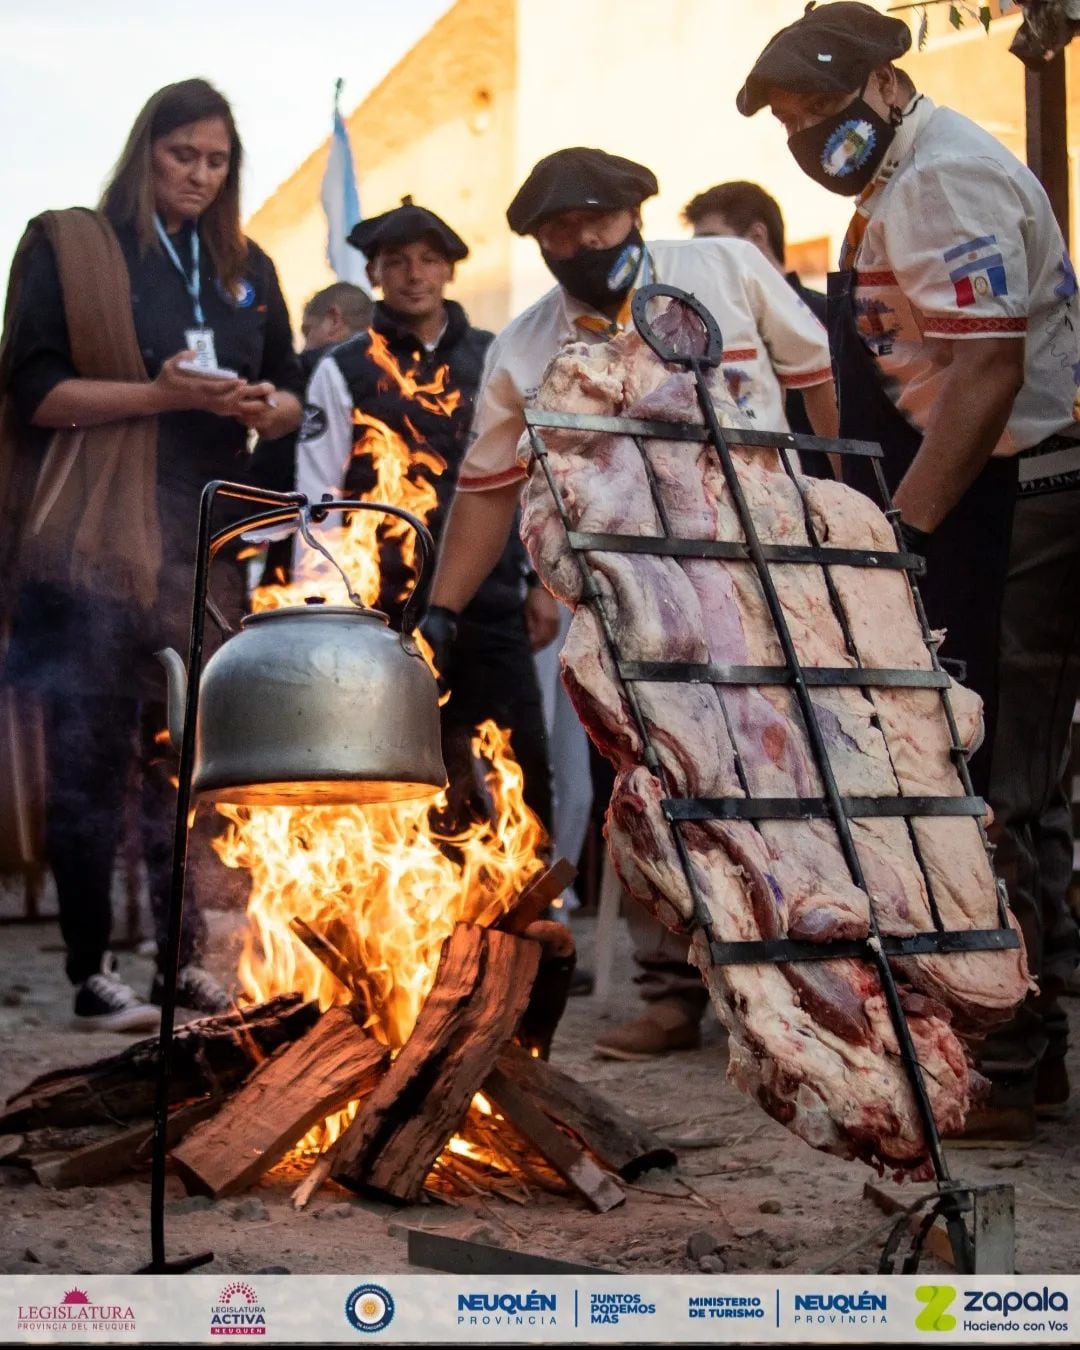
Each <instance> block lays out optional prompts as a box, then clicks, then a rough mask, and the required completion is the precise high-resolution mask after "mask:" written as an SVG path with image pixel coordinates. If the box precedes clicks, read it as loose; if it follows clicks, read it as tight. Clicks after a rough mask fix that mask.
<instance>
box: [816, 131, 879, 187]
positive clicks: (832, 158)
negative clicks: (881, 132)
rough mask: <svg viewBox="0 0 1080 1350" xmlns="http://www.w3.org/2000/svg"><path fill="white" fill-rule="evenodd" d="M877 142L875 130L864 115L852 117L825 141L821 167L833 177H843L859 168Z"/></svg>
mask: <svg viewBox="0 0 1080 1350" xmlns="http://www.w3.org/2000/svg"><path fill="white" fill-rule="evenodd" d="M876 144H877V132H876V131H875V130H874V128H873V127H872V126H871V125H870V123H869V122H868V121H867V120H866V118H865V117H852V118H849V119H848V121H846V122H841V124H840V125H839V126H838V127H837V128H836V130H835V131H834V132H833V134H832V135H831V136H830V137H829V139H828V140H827V141H826V142H825V149H824V150H823V151H822V153H821V167H822V168H823V169H824V170H825V172H826V173H827V174H830V175H831V176H832V177H833V178H845V177H846V176H847V175H848V174H849V173H854V172H855V170H856V169H861V168H862V166H863V165H864V164H865V163H866V161H867V159H868V158H869V157H870V155H871V153H872V152H873V149H874V146H875V145H876Z"/></svg>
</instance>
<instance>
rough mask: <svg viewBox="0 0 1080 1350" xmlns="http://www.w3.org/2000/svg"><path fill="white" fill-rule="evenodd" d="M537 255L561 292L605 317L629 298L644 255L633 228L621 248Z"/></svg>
mask: <svg viewBox="0 0 1080 1350" xmlns="http://www.w3.org/2000/svg"><path fill="white" fill-rule="evenodd" d="M540 252H541V253H542V254H543V258H544V262H546V263H547V265H548V270H549V271H550V272H551V274H552V276H554V278H555V280H556V281H557V282H558V283H559V285H560V286H562V287H563V289H564V290H566V291H568V292H569V293H570V295H572V296H573V297H574V299H575V300H581V301H582V302H583V303H584V304H586V305H591V306H592V308H593V309H598V310H600V312H601V313H605V312H606V311H607V310H609V309H610V308H611V307H612V306H613V305H621V304H622V302H623V300H624V299H625V298H626V296H627V295H628V294H629V292H630V287H631V286H633V284H634V278H635V277H636V276H637V274H638V268H639V267H640V266H641V259H642V258H643V257H644V254H645V241H644V239H642V237H641V231H640V230H639V229H638V228H637V226H636V225H635V226H634V228H633V229H632V230H631V231H630V233H629V234H628V235H627V236H626V238H625V239H624V240H623V241H622V243H621V244H615V245H613V246H612V247H611V248H579V249H578V251H577V252H576V253H575V254H573V255H572V256H571V257H569V258H553V257H552V256H551V254H550V253H547V252H545V250H544V249H541V250H540Z"/></svg>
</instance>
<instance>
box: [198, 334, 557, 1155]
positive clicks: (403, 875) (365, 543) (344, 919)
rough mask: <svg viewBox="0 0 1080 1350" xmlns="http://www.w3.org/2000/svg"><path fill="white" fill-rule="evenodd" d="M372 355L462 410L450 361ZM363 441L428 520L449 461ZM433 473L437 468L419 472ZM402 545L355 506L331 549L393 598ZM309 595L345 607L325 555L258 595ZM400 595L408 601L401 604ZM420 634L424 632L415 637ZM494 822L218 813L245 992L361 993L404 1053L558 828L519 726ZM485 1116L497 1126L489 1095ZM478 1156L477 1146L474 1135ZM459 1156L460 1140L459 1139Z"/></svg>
mask: <svg viewBox="0 0 1080 1350" xmlns="http://www.w3.org/2000/svg"><path fill="white" fill-rule="evenodd" d="M371 356H372V359H373V360H374V361H375V362H376V364H377V365H378V366H379V367H380V368H381V369H382V370H383V371H384V373H385V375H386V378H387V379H388V381H390V382H392V384H395V385H396V386H397V388H398V389H399V390H400V391H401V393H402V394H403V395H404V396H405V397H407V398H409V399H411V400H413V401H414V402H415V403H416V404H417V405H418V406H420V407H422V408H424V409H425V410H426V411H427V412H428V413H436V414H439V415H443V416H449V415H450V414H451V413H452V412H453V411H454V409H455V408H456V407H457V406H458V404H459V402H460V394H459V393H458V391H456V390H451V391H447V388H446V384H447V370H446V368H445V367H441V368H440V369H439V370H438V371H437V372H436V374H435V376H434V377H433V378H432V380H431V381H429V382H427V383H421V382H420V381H418V380H417V379H416V378H415V376H414V375H413V374H412V373H409V372H405V371H402V370H401V369H399V368H398V366H397V365H396V363H395V362H394V361H393V358H392V356H391V355H390V352H389V349H388V347H387V345H386V342H385V340H384V339H383V338H382V336H381V335H380V334H378V333H372V335H371ZM354 421H355V423H356V425H357V426H358V427H363V428H364V429H365V434H364V436H363V437H362V438H361V439H360V440H359V441H358V446H359V448H360V450H361V451H362V453H364V454H366V455H370V457H371V463H372V467H373V469H374V473H375V484H374V487H373V488H372V490H371V492H370V494H368V495H369V496H370V499H371V500H375V501H379V502H384V503H387V504H389V505H394V506H400V507H403V508H405V509H406V510H408V511H411V512H412V513H413V514H414V515H417V516H419V517H420V518H421V519H426V518H427V517H428V515H429V514H430V513H431V511H432V510H433V509H434V507H435V506H436V504H437V497H436V493H435V489H434V487H433V486H432V483H431V481H430V478H431V477H433V476H438V474H440V473H442V472H443V470H445V468H446V463H445V461H444V460H443V459H442V458H441V457H440V456H439V455H437V454H435V452H434V451H433V450H431V449H430V447H428V446H427V445H426V444H425V443H424V441H423V439H422V438H421V437H420V436H419V435H418V433H416V431H415V428H414V427H412V426H411V425H410V426H409V433H410V435H413V436H414V437H415V444H413V445H411V446H410V445H408V444H407V443H406V442H405V441H404V440H403V439H402V438H401V437H400V436H398V435H396V434H395V433H394V432H393V431H392V430H391V428H390V427H388V426H387V425H386V424H385V423H383V422H380V421H378V420H377V419H375V418H372V417H369V416H366V415H365V414H363V413H361V412H360V411H359V410H357V411H355V412H354ZM419 468H422V469H424V470H426V471H427V472H419V473H418V472H417V469H419ZM387 539H392V540H396V541H397V542H398V545H399V549H400V556H402V557H403V559H404V561H405V562H406V563H407V564H408V565H409V566H410V567H414V566H415V555H416V538H415V535H414V533H413V532H412V530H410V529H409V527H408V526H406V525H405V524H404V522H401V521H398V520H396V519H395V518H393V517H386V516H381V515H379V514H377V513H375V512H369V511H356V512H353V513H351V514H350V516H349V517H348V518H347V519H346V520H345V521H344V522H342V523H341V524H340V525H338V526H337V528H335V529H334V530H333V534H332V537H331V538H330V539H329V540H328V542H329V543H330V547H331V550H332V552H333V553H334V556H335V558H336V559H337V561H338V562H339V563H340V564H341V566H342V568H343V569H344V571H345V573H346V575H347V576H348V578H349V581H350V584H351V585H352V588H353V590H354V591H355V592H356V593H357V595H358V596H359V597H360V599H361V600H362V601H363V603H364V604H365V605H372V604H374V603H375V602H376V600H377V599H378V596H379V591H380V581H381V578H380V574H379V572H380V569H379V557H380V545H381V544H382V543H384V542H385V541H386V540H387ZM309 594H319V595H322V596H323V597H324V598H325V599H326V600H327V601H328V602H331V603H335V602H336V603H347V602H348V593H347V590H346V587H345V584H344V582H343V580H342V578H341V577H340V575H339V574H338V573H337V571H336V569H334V568H333V567H332V566H331V564H330V563H329V562H327V560H326V559H324V558H323V557H321V555H319V554H317V553H316V552H314V551H313V550H311V549H306V550H304V555H303V557H302V558H301V559H300V560H299V565H298V567H297V569H296V575H295V579H294V580H293V582H292V583H291V584H289V585H269V586H263V587H260V588H259V589H258V590H257V591H256V592H255V594H254V596H253V603H252V608H253V609H255V610H260V609H269V608H275V607H278V606H281V605H295V604H299V603H302V602H303V599H304V597H305V596H307V595H309ZM398 598H400V597H398ZM416 636H417V637H419V634H417V635H416ZM473 752H474V755H475V757H476V760H477V765H478V770H479V772H480V773H481V774H482V777H483V787H484V795H485V797H486V803H487V806H488V815H487V817H486V818H484V819H480V820H477V821H475V822H473V823H471V824H469V825H468V826H466V827H463V828H459V829H458V830H457V831H456V832H450V829H449V827H448V826H446V825H445V824H443V821H444V820H445V819H447V818H448V817H444V816H443V815H442V812H443V811H445V809H446V807H447V799H446V796H445V794H443V795H441V796H440V797H437V798H435V800H434V803H433V802H432V800H431V799H425V800H421V801H413V802H397V803H393V804H388V805H368V806H357V805H340V806H338V805H328V806H290V807H286V806H277V807H244V806H235V805H226V804H219V805H218V808H217V809H218V811H219V812H220V813H221V814H222V815H223V816H225V817H226V818H227V819H228V821H229V825H228V827H227V829H226V831H225V833H224V835H222V836H221V837H219V838H218V839H217V840H216V841H215V843H214V847H215V848H216V850H217V852H218V854H219V856H220V857H221V859H222V861H223V862H224V863H225V864H226V866H228V867H234V868H243V869H245V870H247V872H248V873H249V874H250V879H251V891H250V897H249V901H248V931H247V934H246V939H245V945H244V949H243V952H242V955H241V958H240V963H239V969H238V975H239V979H240V983H241V985H242V987H243V990H244V992H245V993H246V994H247V995H248V996H249V997H250V998H252V999H255V1000H259V1001H261V1000H264V999H268V998H271V997H272V996H273V995H275V994H278V993H283V992H286V991H292V990H298V991H299V992H301V993H302V994H303V995H304V997H305V998H308V999H316V1000H317V1001H318V1003H319V1005H320V1007H321V1008H323V1009H326V1008H327V1007H329V1006H330V1005H332V1004H334V1003H346V1002H349V1001H351V1000H353V999H354V998H355V999H356V1001H357V1003H358V1004H359V1006H360V1008H361V1009H362V1011H363V1014H364V1017H365V1025H366V1026H367V1027H368V1028H369V1029H370V1030H371V1032H372V1034H373V1035H375V1036H376V1037H377V1038H378V1039H379V1040H380V1041H382V1042H383V1043H384V1044H386V1045H388V1046H389V1047H390V1049H391V1051H393V1052H395V1053H396V1052H397V1051H398V1050H400V1048H401V1047H402V1046H403V1045H404V1044H405V1042H406V1041H407V1040H408V1038H409V1035H410V1033H411V1031H412V1029H413V1026H414V1025H415V1023H416V1019H417V1017H418V1016H419V1013H420V1010H421V1008H422V1007H423V1004H424V1000H425V999H426V997H427V995H428V993H429V991H430V989H431V986H432V983H433V981H434V978H435V971H436V968H437V966H438V961H439V956H440V952H441V949H442V945H443V942H444V941H445V939H446V938H447V937H449V935H450V933H451V932H452V930H453V928H454V925H455V924H456V923H458V922H477V921H481V922H485V923H490V922H493V921H494V920H495V919H496V918H497V917H498V916H499V914H501V913H503V912H504V911H505V910H506V909H508V908H509V907H510V905H511V904H512V902H513V901H514V900H515V898H516V897H517V895H518V894H519V893H520V891H521V890H522V888H523V887H524V886H525V884H526V883H527V882H528V880H529V879H530V877H531V876H532V875H533V874H534V873H535V872H536V871H537V870H539V869H540V868H541V867H542V865H543V864H542V862H541V861H540V852H541V848H542V845H543V843H544V832H543V828H542V826H541V825H540V823H539V821H538V820H537V819H536V817H535V816H534V815H533V814H532V812H531V811H529V810H528V808H527V807H526V806H525V804H524V799H523V794H522V789H523V783H524V778H523V774H522V771H521V769H520V768H519V766H518V764H517V762H516V760H515V759H514V757H513V754H512V753H511V750H510V737H509V732H507V731H504V730H501V729H500V728H498V727H497V726H496V725H495V724H494V722H490V721H488V722H484V723H483V724H482V725H481V726H480V727H479V728H478V730H477V734H476V736H475V737H474V739H473ZM293 919H300V920H303V922H304V923H306V924H307V925H309V927H310V928H311V929H314V930H315V932H316V934H317V935H318V938H319V940H321V941H322V942H323V943H325V944H329V945H328V947H324V951H325V952H328V959H329V960H330V962H331V965H333V966H334V967H335V968H336V969H337V970H338V971H339V972H340V976H341V978H338V977H337V976H335V975H334V974H332V973H331V969H330V967H328V965H326V964H324V961H322V960H320V959H318V958H317V957H316V956H314V955H313V954H312V952H311V951H310V950H309V949H308V947H307V946H306V945H305V944H304V943H303V942H302V941H301V940H300V938H299V937H298V936H297V935H296V933H295V931H294V930H293V928H292V927H291V926H290V925H291V922H292V920H293ZM356 1106H357V1103H355V1102H354V1103H352V1104H351V1105H350V1107H348V1108H347V1109H346V1110H345V1111H343V1112H341V1113H339V1114H338V1115H336V1116H334V1117H331V1118H330V1119H329V1120H327V1121H326V1122H324V1124H323V1126H322V1127H321V1128H319V1127H317V1128H316V1130H314V1131H312V1132H311V1134H309V1135H308V1137H307V1138H306V1139H305V1140H304V1141H303V1142H302V1144H301V1145H300V1147H301V1148H305V1147H307V1148H311V1147H319V1148H323V1147H326V1146H327V1145H328V1144H330V1143H332V1142H333V1140H334V1139H335V1138H336V1137H337V1136H338V1134H339V1133H340V1131H341V1130H342V1129H344V1127H345V1126H346V1125H347V1124H348V1122H349V1120H351V1119H352V1116H353V1114H355V1110H356ZM474 1110H475V1111H476V1112H479V1113H482V1114H484V1115H486V1116H487V1117H489V1118H494V1119H498V1118H499V1117H498V1116H493V1112H492V1107H491V1104H490V1103H489V1102H488V1101H487V1100H486V1099H484V1098H482V1095H481V1094H478V1095H477V1099H476V1101H475V1103H474ZM463 1146H464V1147H465V1148H466V1150H467V1149H470V1148H472V1147H473V1146H472V1145H471V1144H468V1143H467V1142H466V1143H465V1144H464V1145H463ZM452 1147H455V1146H452Z"/></svg>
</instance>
